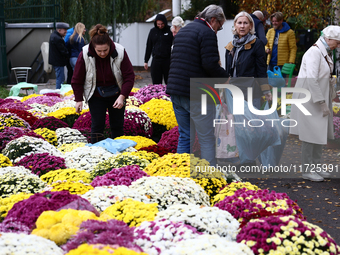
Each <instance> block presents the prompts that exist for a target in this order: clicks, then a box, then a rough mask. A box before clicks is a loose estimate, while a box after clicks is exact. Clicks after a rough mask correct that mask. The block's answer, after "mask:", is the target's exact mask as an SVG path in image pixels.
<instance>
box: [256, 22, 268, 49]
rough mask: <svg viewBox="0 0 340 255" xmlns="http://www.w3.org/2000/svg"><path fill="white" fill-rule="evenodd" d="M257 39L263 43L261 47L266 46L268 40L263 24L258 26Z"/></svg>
mask: <svg viewBox="0 0 340 255" xmlns="http://www.w3.org/2000/svg"><path fill="white" fill-rule="evenodd" d="M257 37H258V38H259V39H260V40H261V41H262V42H263V45H266V44H267V42H268V40H267V37H266V34H265V32H264V27H263V24H262V23H261V22H260V23H259V24H258V28H257Z"/></svg>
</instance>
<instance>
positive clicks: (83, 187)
mask: <svg viewBox="0 0 340 255" xmlns="http://www.w3.org/2000/svg"><path fill="white" fill-rule="evenodd" d="M51 186H52V187H53V189H52V191H62V190H67V191H68V192H70V194H77V195H83V194H85V193H86V192H88V191H89V190H92V189H93V187H92V186H91V185H90V184H87V183H83V182H80V181H77V182H74V181H68V180H65V181H57V182H53V183H52V184H51Z"/></svg>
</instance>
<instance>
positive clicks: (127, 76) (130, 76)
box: [120, 50, 135, 98]
mask: <svg viewBox="0 0 340 255" xmlns="http://www.w3.org/2000/svg"><path fill="white" fill-rule="evenodd" d="M120 70H121V71H122V76H123V84H122V90H121V92H120V94H121V95H123V96H125V98H127V97H128V96H129V94H130V92H131V89H132V88H133V85H134V83H135V72H134V71H133V67H132V64H131V62H130V59H129V57H128V55H127V53H126V51H125V50H124V59H123V61H122V63H121V64H120Z"/></svg>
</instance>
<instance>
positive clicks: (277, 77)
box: [267, 66, 286, 88]
mask: <svg viewBox="0 0 340 255" xmlns="http://www.w3.org/2000/svg"><path fill="white" fill-rule="evenodd" d="M273 70H274V71H271V70H268V71H267V74H268V83H269V85H270V86H272V87H277V88H281V87H284V86H285V85H286V80H285V79H284V78H283V76H282V73H281V70H280V67H278V66H274V69H273Z"/></svg>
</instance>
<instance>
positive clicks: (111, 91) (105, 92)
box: [97, 85, 120, 97]
mask: <svg viewBox="0 0 340 255" xmlns="http://www.w3.org/2000/svg"><path fill="white" fill-rule="evenodd" d="M97 90H98V93H99V95H101V96H102V97H112V96H115V95H117V94H118V93H119V92H120V88H119V87H118V86H117V85H112V86H100V87H97Z"/></svg>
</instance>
